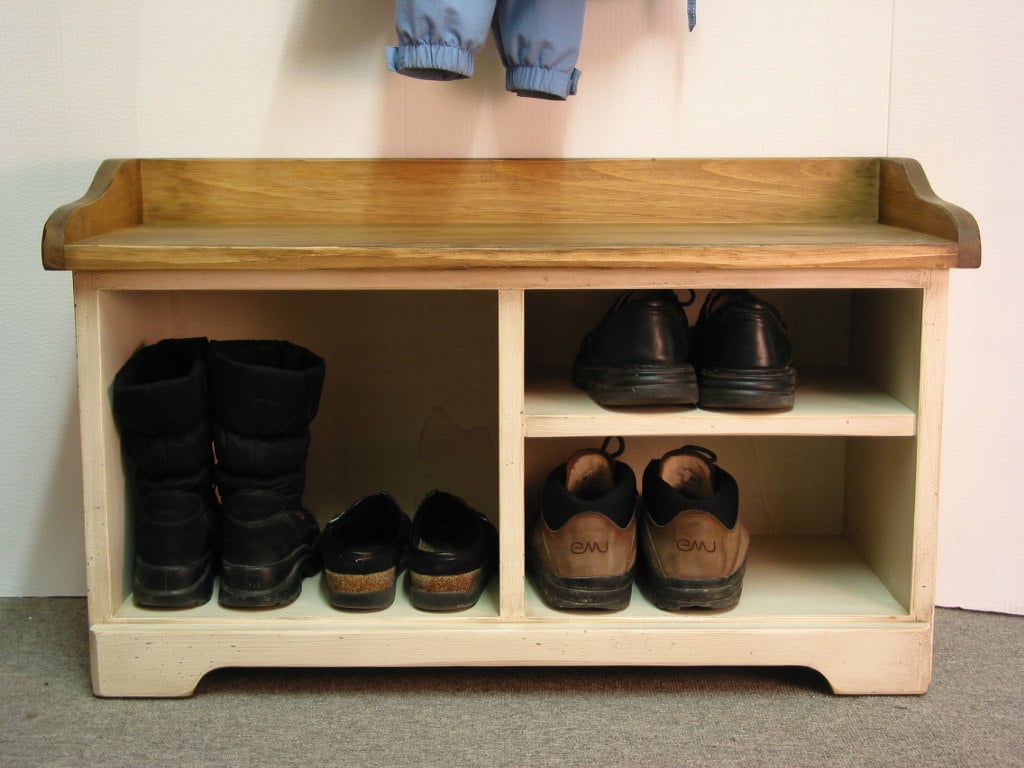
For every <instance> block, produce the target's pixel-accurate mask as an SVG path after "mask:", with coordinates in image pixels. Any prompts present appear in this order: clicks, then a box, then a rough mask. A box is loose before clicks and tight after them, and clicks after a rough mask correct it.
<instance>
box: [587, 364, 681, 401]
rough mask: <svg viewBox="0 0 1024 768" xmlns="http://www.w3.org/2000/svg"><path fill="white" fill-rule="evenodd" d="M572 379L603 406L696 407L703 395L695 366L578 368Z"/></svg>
mask: <svg viewBox="0 0 1024 768" xmlns="http://www.w3.org/2000/svg"><path fill="white" fill-rule="evenodd" d="M572 379H573V383H575V384H576V386H578V387H580V388H581V389H585V390H586V391H587V392H588V393H589V394H590V396H591V397H592V398H593V399H594V401H595V402H597V403H598V404H599V405H607V406H634V405H693V404H694V403H696V402H697V398H698V395H699V389H698V386H697V373H696V371H695V370H694V368H693V366H692V365H677V366H631V367H629V368H578V369H574V370H573V373H572Z"/></svg>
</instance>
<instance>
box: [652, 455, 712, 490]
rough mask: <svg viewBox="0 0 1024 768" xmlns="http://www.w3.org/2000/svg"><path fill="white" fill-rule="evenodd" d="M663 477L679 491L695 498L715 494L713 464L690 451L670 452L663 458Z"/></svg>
mask: <svg viewBox="0 0 1024 768" xmlns="http://www.w3.org/2000/svg"><path fill="white" fill-rule="evenodd" d="M661 479H662V480H664V481H665V482H666V483H668V484H669V485H670V486H672V487H673V488H674V489H675V490H677V491H678V492H679V493H682V494H684V495H686V496H690V497H693V498H707V497H708V496H714V495H715V487H714V483H713V482H712V480H711V465H710V464H708V462H707V461H705V460H704V459H703V458H701V457H700V456H694V455H693V454H690V453H670V454H669V455H667V456H665V457H664V458H663V459H662V460H661Z"/></svg>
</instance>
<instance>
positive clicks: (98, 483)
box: [74, 274, 124, 625]
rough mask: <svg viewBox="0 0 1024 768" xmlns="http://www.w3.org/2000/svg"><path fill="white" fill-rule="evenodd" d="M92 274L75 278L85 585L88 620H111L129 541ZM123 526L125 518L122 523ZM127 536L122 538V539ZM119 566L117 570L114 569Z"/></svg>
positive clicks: (120, 595)
mask: <svg viewBox="0 0 1024 768" xmlns="http://www.w3.org/2000/svg"><path fill="white" fill-rule="evenodd" d="M91 282H92V281H91V280H90V277H89V276H88V275H80V274H76V275H75V276H74V293H75V335H76V337H77V339H76V344H77V347H78V412H79V428H80V430H81V439H82V503H83V505H84V511H85V545H86V588H87V591H88V595H89V624H90V625H92V624H98V623H100V622H103V621H106V620H108V619H110V617H111V616H112V615H113V613H114V610H115V608H116V607H117V606H119V605H120V604H121V602H122V601H123V597H124V596H123V595H122V594H120V592H121V586H120V585H121V583H122V579H121V574H120V572H119V570H118V569H117V565H118V564H119V563H121V562H122V561H123V554H122V553H123V551H124V544H123V541H121V540H118V539H117V537H112V536H110V527H111V521H110V519H109V513H110V509H111V505H110V500H109V498H108V496H109V492H110V487H109V482H108V472H107V467H108V464H109V462H110V461H112V460H114V457H115V456H116V453H115V454H114V455H111V454H110V451H109V450H108V443H109V441H110V440H111V439H113V436H112V435H109V434H104V426H103V425H104V414H105V413H106V410H107V408H106V393H105V391H104V383H103V366H102V364H101V361H102V345H103V339H102V336H103V334H102V332H101V323H100V307H99V292H98V291H96V290H94V289H93V287H92V285H91ZM122 525H123V521H122ZM122 538H123V537H122ZM115 570H118V572H116V573H115V572H114V571H115Z"/></svg>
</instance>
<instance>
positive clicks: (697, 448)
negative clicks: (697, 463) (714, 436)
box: [673, 445, 718, 464]
mask: <svg viewBox="0 0 1024 768" xmlns="http://www.w3.org/2000/svg"><path fill="white" fill-rule="evenodd" d="M673 453H675V454H677V455H687V456H695V457H697V458H698V459H703V460H704V461H705V462H707V463H708V464H714V463H715V462H717V461H718V456H717V455H716V454H715V452H714V451H712V450H711V449H710V448H705V447H703V446H701V445H684V446H683V447H682V448H679V449H677V450H675V451H673Z"/></svg>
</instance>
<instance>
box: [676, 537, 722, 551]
mask: <svg viewBox="0 0 1024 768" xmlns="http://www.w3.org/2000/svg"><path fill="white" fill-rule="evenodd" d="M717 546H718V542H717V541H714V540H712V542H711V546H708V543H707V542H706V541H704V540H703V539H678V540H677V541H676V547H677V548H678V549H679V550H680V551H682V552H714V551H715V548H716V547H717Z"/></svg>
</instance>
